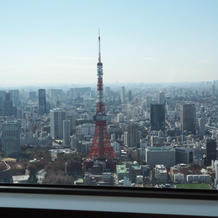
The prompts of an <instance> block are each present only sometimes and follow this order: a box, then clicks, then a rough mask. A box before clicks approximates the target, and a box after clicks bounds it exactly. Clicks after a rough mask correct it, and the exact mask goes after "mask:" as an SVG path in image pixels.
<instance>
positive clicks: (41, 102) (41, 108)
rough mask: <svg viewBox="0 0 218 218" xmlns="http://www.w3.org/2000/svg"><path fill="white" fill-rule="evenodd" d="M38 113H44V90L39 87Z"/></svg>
mask: <svg viewBox="0 0 218 218" xmlns="http://www.w3.org/2000/svg"><path fill="white" fill-rule="evenodd" d="M38 95H39V114H45V113H46V92H45V89H39V91H38Z"/></svg>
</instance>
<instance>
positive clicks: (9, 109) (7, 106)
mask: <svg viewBox="0 0 218 218" xmlns="http://www.w3.org/2000/svg"><path fill="white" fill-rule="evenodd" d="M3 104H4V109H3V111H4V115H5V116H11V115H15V113H16V108H15V107H13V103H12V100H11V94H10V93H5V98H4V103H3Z"/></svg>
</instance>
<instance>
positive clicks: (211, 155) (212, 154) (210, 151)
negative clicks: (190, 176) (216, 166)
mask: <svg viewBox="0 0 218 218" xmlns="http://www.w3.org/2000/svg"><path fill="white" fill-rule="evenodd" d="M216 148H217V142H216V140H215V139H208V140H207V142H206V162H205V164H206V165H210V164H211V161H212V160H216Z"/></svg>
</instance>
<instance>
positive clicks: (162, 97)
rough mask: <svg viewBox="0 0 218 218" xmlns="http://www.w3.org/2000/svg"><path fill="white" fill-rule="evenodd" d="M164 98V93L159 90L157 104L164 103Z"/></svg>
mask: <svg viewBox="0 0 218 218" xmlns="http://www.w3.org/2000/svg"><path fill="white" fill-rule="evenodd" d="M165 102H166V98H165V93H164V92H160V93H159V95H158V104H165Z"/></svg>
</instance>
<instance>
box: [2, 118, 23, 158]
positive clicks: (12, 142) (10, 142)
mask: <svg viewBox="0 0 218 218" xmlns="http://www.w3.org/2000/svg"><path fill="white" fill-rule="evenodd" d="M20 129H21V128H20V123H18V122H17V121H6V122H4V123H3V124H2V151H3V153H4V156H6V157H18V156H19V153H20Z"/></svg>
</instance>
